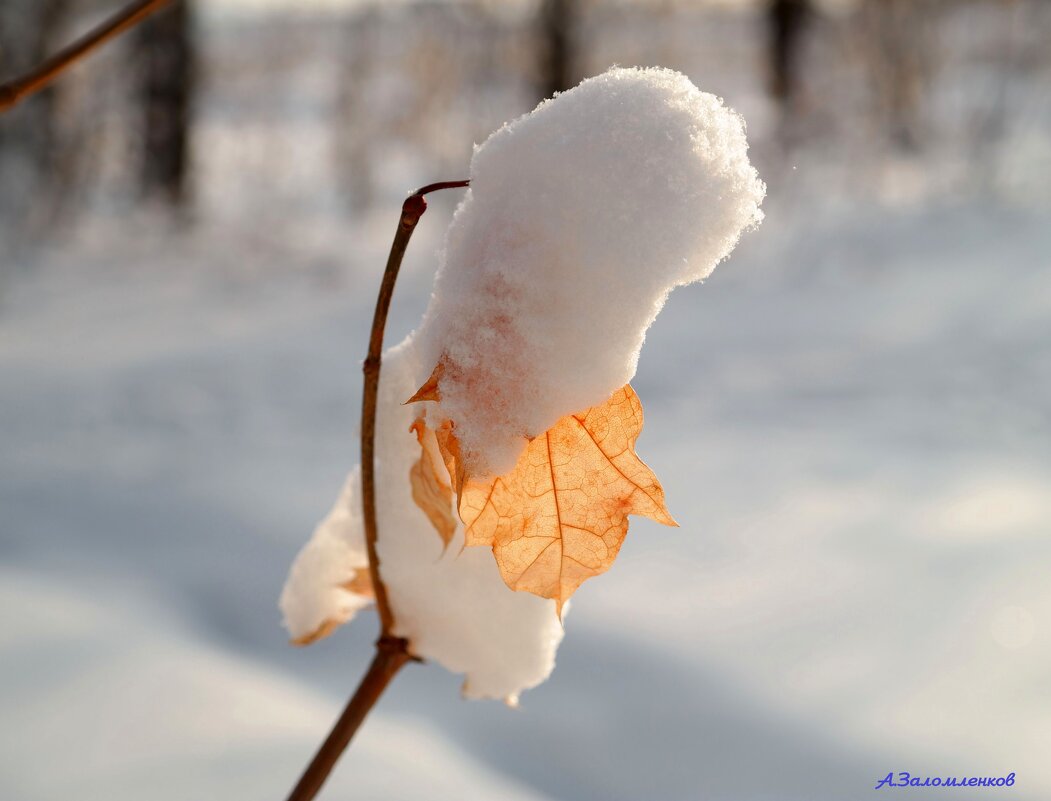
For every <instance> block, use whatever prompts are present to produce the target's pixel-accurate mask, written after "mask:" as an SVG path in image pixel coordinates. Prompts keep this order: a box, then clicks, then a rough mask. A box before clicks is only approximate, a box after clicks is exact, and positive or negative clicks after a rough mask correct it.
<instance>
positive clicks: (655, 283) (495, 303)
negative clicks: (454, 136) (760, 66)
mask: <svg viewBox="0 0 1051 801" xmlns="http://www.w3.org/2000/svg"><path fill="white" fill-rule="evenodd" d="M765 192H766V187H765V186H764V185H763V183H762V181H760V180H759V178H758V175H757V174H756V171H755V169H754V168H753V167H752V165H751V164H750V163H749V160H748V142H747V139H746V138H745V127H744V121H743V120H742V118H741V117H740V116H739V115H738V114H736V113H735V112H734V111H732V110H731V109H729V108H727V107H726V106H725V105H723V102H722V101H721V100H720V99H719V98H717V97H715V96H714V95H711V94H707V93H704V92H701V91H700V90H698V89H697V87H696V86H694V85H693V83H691V82H690V80H689V79H688V78H687V77H686V76H685V75H682V74H680V73H678V72H674V71H672V70H667V69H620V68H614V69H611V70H609V71H608V72H606V73H604V74H602V75H599V76H597V77H594V78H590V79H588V80H585V81H584V82H582V83H581V84H580V85H579V86H577V87H575V88H573V89H571V90H569V91H568V92H564V93H562V94H559V95H557V96H556V97H554V98H553V99H550V100H547V101H545V102H543V103H541V104H540V105H539V106H537V108H536V109H535V110H534V111H532V112H531V113H529V114H526V115H525V116H523V117H520V118H518V119H517V120H515V121H513V122H511V123H509V124H507V125H505V126H504V127H502V128H501V129H500V130H498V131H496V132H495V133H494V134H493V135H492V136H490V137H489V139H488V140H486V142H485V143H484V144H483V145H481V146H480V147H478V148H476V150H475V152H474V157H473V159H472V161H471V188H470V190H469V191H468V192H467V194H466V196H465V198H464V200H463V203H462V204H461V205H460V207H459V208H458V209H457V212H456V215H455V218H454V220H453V223H452V225H451V226H450V228H449V231H448V234H447V237H446V243H445V252H444V255H443V259H442V263H441V266H440V268H439V272H438V276H437V278H436V280H435V286H434V294H433V295H432V298H431V304H430V306H429V308H428V310H427V314H426V316H425V319H424V324H423V326H422V328H421V330H420V332H419V337H418V342H419V347H420V353H421V357H422V359H423V361H424V362H425V365H424V366H425V367H426V368H427V369H426V371H425V372H424V374H423V376H422V378H421V379H420V381H421V383H422V380H423V379H424V378H426V376H427V374H429V373H430V368H433V366H434V365H435V364H437V363H438V362H439V360H441V361H442V362H443V363H444V364H445V368H446V369H445V372H444V375H443V376H442V379H441V382H440V389H441V395H442V401H441V411H442V414H443V416H444V417H447V418H448V419H451V420H453V421H454V422H455V424H456V431H457V435H458V437H459V439H460V444H461V447H462V448H463V451H464V455H465V458H466V459H467V461H468V462H469V463H473V467H474V469H475V472H477V473H495V474H501V473H504V472H506V471H508V470H510V469H511V468H512V467H513V466H514V463H515V461H516V459H517V457H518V455H519V454H520V453H521V450H522V448H523V447H524V445H525V442H526V438H527V437H532V436H535V435H537V434H540V433H542V432H544V431H546V430H547V429H548V428H550V427H551V426H552V425H554V423H555V422H556V421H557V420H558V419H559V418H561V417H563V416H564V415H566V414H571V413H573V412H578V411H582V410H584V409H587V408H588V407H590V406H594V405H595V404H597V403H601V402H602V401H604V400H605V399H606V398H608V397H609V395H610V394H611V393H612V392H614V391H615V390H616V389H618V388H620V387H621V386H623V385H624V384H626V383H628V382H629V381H630V380H631V378H632V377H633V376H634V375H635V369H636V365H637V363H638V358H639V350H640V349H641V347H642V342H643V340H644V338H645V335H646V329H647V328H649V326H650V324H651V323H652V322H653V320H654V319H655V318H656V316H657V313H658V312H659V311H660V310H661V307H662V306H663V305H664V301H665V299H666V298H667V296H668V293H669V292H670V291H671V290H672V289H674V288H675V287H676V286H681V285H683V284H689V283H692V282H694V281H700V280H702V279H704V278H706V277H707V276H708V275H710V274H711V272H712V270H713V269H715V266H716V264H718V263H719V261H721V260H722V259H724V258H725V257H726V256H727V255H728V254H729V253H730V251H731V250H733V248H734V246H735V245H736V244H737V240H738V238H739V237H740V235H741V232H742V231H743V230H744V229H745V228H747V227H749V226H751V225H755V224H756V223H758V222H759V221H760V220H761V219H762V212H761V211H760V210H759V204H760V203H761V202H762V199H763V197H764V195H765Z"/></svg>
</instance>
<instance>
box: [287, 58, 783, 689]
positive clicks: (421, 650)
mask: <svg viewBox="0 0 1051 801" xmlns="http://www.w3.org/2000/svg"><path fill="white" fill-rule="evenodd" d="M747 151H748V145H747V141H746V139H745V132H744V123H743V121H742V120H741V118H740V117H739V116H738V115H737V114H736V113H734V112H733V111H731V110H730V109H728V108H727V107H726V106H724V105H723V103H722V101H721V100H719V99H718V98H716V97H714V96H713V95H710V94H705V93H703V92H701V91H699V90H698V89H697V88H696V87H695V86H694V85H693V84H692V83H690V81H689V79H687V78H686V77H685V76H683V75H680V74H679V73H676V72H672V71H669V70H663V69H649V70H638V69H630V70H629V69H613V70H610V71H609V72H607V73H605V74H603V75H600V76H598V77H596V78H592V79H589V80H587V81H584V82H583V83H582V84H580V85H579V86H578V87H576V88H575V89H572V90H570V91H568V92H565V93H563V94H561V95H558V96H557V97H555V98H554V99H552V100H548V101H546V102H544V103H541V104H540V106H538V107H537V108H536V110H534V111H533V112H532V113H531V114H528V115H526V116H524V117H521V118H519V119H518V120H516V121H514V122H512V123H510V124H508V125H505V126H504V127H503V128H501V129H500V130H499V131H497V132H496V133H494V134H493V135H492V136H491V137H490V138H489V139H488V140H487V141H486V142H485V144H483V145H481V146H480V147H478V148H477V149H476V151H475V154H474V158H473V159H472V162H471V189H470V190H468V192H467V194H466V196H465V198H464V200H463V202H462V203H461V204H460V207H459V208H458V209H457V212H456V215H455V218H454V220H453V222H452V225H451V226H450V228H449V231H448V234H447V238H446V246H445V251H444V254H443V257H442V263H441V266H440V269H439V272H438V276H437V278H436V281H435V289H434V295H433V297H432V299H431V303H430V306H429V308H428V310H427V313H426V315H425V317H424V321H423V324H422V326H421V328H420V329H419V330H418V331H417V332H416V333H414V334H413V335H410V336H409V337H408V338H407V339H406V341H404V342H403V343H402V344H400V345H398V346H397V347H395V348H392V349H390V350H389V351H388V352H387V354H385V356H384V362H383V370H382V374H381V383H380V404H379V413H378V419H377V452H378V463H377V469H378V473H379V475H378V476H377V506H378V517H379V520H378V522H379V531H380V536H379V541H378V544H377V547H378V552H379V557H380V564H381V572H382V578H383V580H384V582H385V584H386V586H387V588H388V593H389V596H390V602H391V607H392V611H393V613H394V617H395V619H396V621H397V629H396V633H397V634H398V635H400V636H404V637H406V638H408V639H409V640H410V642H411V649H412V651H413V652H414V653H415V654H417V655H419V656H422V657H424V658H426V659H432V660H434V661H437V662H440V663H441V664H443V665H444V666H445V667H447V668H448V669H450V670H452V671H455V672H460V673H464V674H466V681H465V684H464V691H465V693H466V694H467V695H468V696H471V697H487V698H506V699H510V700H513V699H515V698H516V697H517V695H518V693H519V692H521V691H522V690H523V689H527V688H529V687H533V686H535V685H536V684H539V683H540V682H541V681H543V680H544V679H545V678H547V676H548V675H549V674H550V672H551V670H552V668H553V667H554V661H555V651H556V649H557V647H558V644H559V642H560V641H561V638H562V627H561V625H560V623H559V621H558V619H557V617H556V615H555V610H554V604H553V602H551V601H549V600H543V599H540V598H538V597H536V596H533V595H530V594H528V593H515V592H512V591H510V590H509V589H508V588H507V587H506V585H505V584H504V582H503V580H502V578H501V577H500V573H499V570H498V569H497V566H496V563H495V562H494V560H493V558H492V555H491V554H490V553H489V552H488V551H487V550H486V549H482V548H471V549H467V550H465V551H463V552H461V546H462V544H463V532H462V530H459V531H457V534H456V536H455V538H454V539H453V541H452V542H451V543H450V546H449V548H448V549H447V550H446V551H444V552H443V550H442V543H441V541H440V540H439V538H438V537H437V536H436V534H435V531H434V529H433V528H432V526H431V524H430V522H429V521H428V520H427V518H426V516H425V515H424V513H423V512H422V511H420V510H419V508H418V507H417V506H416V505H415V504H414V503H413V501H412V495H411V489H410V482H409V471H410V469H411V467H412V465H413V463H414V461H415V460H416V459H417V458H418V457H419V445H418V443H417V441H416V438H415V436H414V435H413V434H412V433H410V431H409V427H410V425H411V424H412V421H413V419H414V417H415V416H416V415H417V414H419V413H420V410H419V407H415V408H414V407H406V406H403V405H402V403H403V402H404V401H405V400H406V399H407V398H409V397H410V396H411V395H412V394H413V392H414V391H415V390H416V388H417V387H419V386H420V385H421V384H422V383H423V382H424V380H425V379H426V378H427V377H428V375H429V374H430V373H431V371H432V369H433V368H434V367H435V365H436V364H438V363H442V364H443V365H444V368H443V369H444V372H443V376H442V381H441V392H442V403H441V408H442V410H443V412H445V413H446V414H448V415H449V416H450V417H451V418H452V419H453V420H454V421H455V424H456V431H457V435H458V436H459V437H460V440H461V444H462V445H463V447H464V449H465V455H466V457H467V458H468V459H469V460H472V461H473V463H474V467H475V469H476V470H477V469H478V468H482V469H484V470H489V471H492V472H496V473H502V472H505V471H507V470H508V469H510V468H511V467H512V466H513V465H514V463H515V460H516V459H517V457H518V455H519V453H520V452H521V450H522V448H523V446H524V444H525V442H526V438H527V437H530V436H533V435H536V434H539V433H542V432H543V431H545V430H547V429H548V428H550V427H551V426H552V425H553V424H554V423H555V422H556V421H557V420H558V419H559V418H560V417H563V416H564V415H566V414H570V413H573V412H578V411H582V410H584V409H586V408H588V407H590V406H593V405H595V404H598V403H601V402H603V401H604V400H606V399H607V398H608V397H609V396H610V394H611V393H612V392H613V391H614V390H616V389H618V388H619V387H621V386H623V385H624V384H626V383H628V381H630V379H631V378H632V376H633V375H634V374H635V368H636V364H637V362H638V356H639V351H640V349H641V347H642V342H643V339H644V338H645V333H646V329H647V328H648V327H649V325H650V324H651V323H652V322H653V320H654V318H655V317H656V316H657V313H658V312H659V311H660V309H661V307H662V306H663V304H664V301H665V299H666V297H667V295H668V293H669V292H670V291H671V290H672V289H674V288H675V287H676V286H679V285H682V284H688V283H691V282H694V281H698V280H701V279H703V278H705V277H706V276H708V275H709V274H710V273H711V272H712V270H713V269H714V268H715V266H716V264H718V262H719V261H720V260H722V259H723V258H725V257H726V256H727V255H728V254H729V253H730V251H731V250H732V249H733V247H734V245H735V244H736V242H737V240H738V237H739V236H740V234H741V232H742V231H743V230H744V229H746V228H747V227H748V226H750V225H754V224H756V223H758V222H759V220H760V219H761V218H762V212H761V211H760V210H759V204H760V202H761V201H762V199H763V195H764V192H765V187H764V186H763V184H762V182H761V181H760V180H759V179H758V176H757V175H756V172H755V170H754V169H753V168H752V166H751V164H750V163H749V161H748V153H747ZM356 480H357V475H356V473H352V475H351V477H350V479H349V480H348V481H349V482H351V483H353V482H355V481H356ZM348 487H349V485H348ZM359 504H360V493H359V492H355V491H354V490H353V489H350V488H348V489H345V491H344V493H343V495H342V496H341V498H340V501H339V502H337V506H336V508H335V509H334V510H333V512H332V513H331V514H330V516H329V518H328V519H327V522H326V523H325V524H322V525H321V526H319V528H318V530H317V531H316V532H315V535H314V538H313V539H312V540H311V542H310V543H308V544H307V546H306V547H305V548H304V551H303V552H302V553H301V555H300V557H299V558H297V560H296V563H295V565H294V568H293V570H292V574H291V575H290V577H289V581H288V584H287V585H286V587H285V591H284V593H283V594H282V602H281V605H282V609H283V611H284V614H285V622H286V625H287V627H288V628H289V631H290V633H291V634H292V637H293V638H294V639H301V640H302V639H309V637H310V636H311V635H312V634H315V633H317V632H319V631H322V630H324V631H323V633H327V631H328V630H329V629H330V628H332V627H333V626H334V625H338V624H339V623H342V622H344V621H346V620H347V619H349V618H350V617H352V616H353V614H354V612H355V611H356V610H357V609H358V608H360V607H361V606H362V605H363V604H364V603H366V602H367V598H365V597H364V596H362V595H359V594H357V593H355V592H354V591H353V586H354V585H353V583H352V580H353V578H354V576H355V573H356V571H358V570H360V569H361V568H362V567H363V565H362V562H361V555H362V554H363V553H364V543H363V531H362V526H361V514H360V509H358V508H356V506H357V505H359Z"/></svg>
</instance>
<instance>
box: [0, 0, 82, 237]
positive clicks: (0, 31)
mask: <svg viewBox="0 0 1051 801" xmlns="http://www.w3.org/2000/svg"><path fill="white" fill-rule="evenodd" d="M67 10H68V2H67V0H0V76H2V78H3V80H8V79H10V78H14V77H15V76H17V75H21V74H23V73H25V72H27V71H28V70H30V69H31V68H33V67H35V66H36V65H38V64H39V63H40V62H41V61H43V60H44V59H45V58H46V57H47V56H48V55H49V54H50V53H51V52H52V51H53V50H54V49H55V48H56V46H57V44H58V43H59V42H58V40H59V39H60V38H61V37H60V35H59V34H60V28H61V27H62V25H63V23H64V21H65V18H66V12H67ZM55 92H56V90H55V88H54V87H52V88H50V89H46V90H44V91H42V92H40V93H39V94H37V95H35V96H34V97H31V98H29V99H28V100H26V101H25V102H23V103H21V104H19V105H18V106H17V107H16V108H14V109H12V110H11V111H9V112H8V113H6V114H4V115H3V116H2V117H0V221H2V222H3V223H5V224H8V225H12V226H14V227H15V228H16V229H22V228H24V227H32V228H36V227H38V226H45V225H47V224H48V222H49V221H50V219H51V217H52V216H53V214H55V213H57V208H56V206H55V203H56V199H57V198H59V197H61V196H62V194H63V193H62V192H60V191H58V189H59V187H58V186H56V185H55V184H57V183H58V179H57V178H56V176H55V173H54V172H53V171H52V170H50V169H49V165H50V163H51V160H52V156H53V154H54V152H55V148H56V141H55V140H56V124H55V119H56V113H55V106H56V104H55Z"/></svg>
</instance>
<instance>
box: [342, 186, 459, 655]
mask: <svg viewBox="0 0 1051 801" xmlns="http://www.w3.org/2000/svg"><path fill="white" fill-rule="evenodd" d="M467 185H468V182H467V181H443V182H441V183H436V184H428V185H427V186H425V187H423V188H421V189H417V190H416V191H415V192H413V193H412V194H411V195H409V196H408V197H407V198H405V202H404V203H403V204H402V207H401V219H400V220H399V221H398V230H397V232H396V233H395V235H394V242H393V244H392V245H391V249H390V256H388V257H387V269H386V270H384V273H383V281H382V283H381V284H380V291H379V296H378V297H377V298H376V311H375V314H374V315H373V317H372V333H371V334H370V336H369V352H368V355H367V356H366V357H365V364H364V365H363V369H364V371H365V384H364V389H363V394H362V402H361V498H362V507H363V513H364V522H365V547H366V548H367V550H368V554H369V574H370V577H371V578H372V587H373V590H374V591H375V593H376V609H377V610H378V611H379V616H380V637H390V636H392V632H393V628H394V616H393V615H392V614H391V610H390V602H389V601H388V599H387V588H386V587H385V586H384V585H383V580H382V578H381V577H380V569H379V568H380V561H379V556H378V555H377V554H376V403H377V399H378V395H379V385H380V361H381V356H382V353H383V332H384V330H385V329H386V327H387V313H388V311H389V310H390V302H391V298H392V297H393V295H394V282H395V281H397V279H398V270H399V269H401V261H402V258H404V256H405V248H406V247H408V245H409V239H411V238H412V232H413V231H415V230H416V224H417V223H418V222H419V221H420V217H422V216H423V213H424V212H425V211H427V200H426V199H425V198H424V195H426V194H427V193H429V192H434V191H437V190H439V189H452V188H455V187H464V186H467Z"/></svg>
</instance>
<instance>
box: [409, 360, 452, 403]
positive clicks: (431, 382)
mask: <svg viewBox="0 0 1051 801" xmlns="http://www.w3.org/2000/svg"><path fill="white" fill-rule="evenodd" d="M444 374H445V362H443V361H442V362H438V364H437V365H435V368H434V371H433V372H432V373H431V377H430V378H428V379H427V380H426V381H425V382H424V383H423V386H422V387H420V388H419V389H418V390H416V394H415V395H413V396H412V397H411V398H409V399H408V400H407V401H405V403H403V404H402V406H407V405H409V404H410V403H420V402H421V401H440V400H441V399H442V393H441V391H440V390H439V389H438V382H439V381H441V380H442V376H443V375H444Z"/></svg>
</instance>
